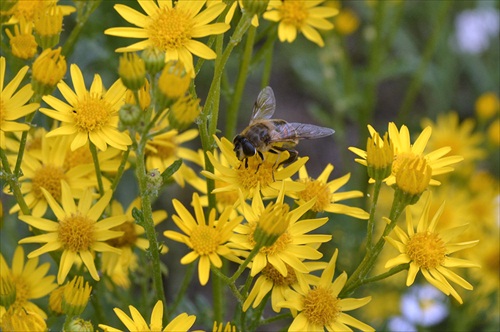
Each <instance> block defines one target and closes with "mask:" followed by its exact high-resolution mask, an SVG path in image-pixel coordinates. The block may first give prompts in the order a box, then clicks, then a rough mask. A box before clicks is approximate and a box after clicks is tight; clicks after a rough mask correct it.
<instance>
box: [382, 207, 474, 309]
mask: <svg viewBox="0 0 500 332" xmlns="http://www.w3.org/2000/svg"><path fill="white" fill-rule="evenodd" d="M430 201H431V198H430V197H429V199H428V200H427V203H426V205H425V207H424V209H423V212H422V216H421V218H420V219H419V221H418V224H417V228H416V231H415V229H414V226H413V217H412V214H411V209H410V208H409V207H407V208H406V226H407V233H405V232H404V231H403V230H402V229H401V228H400V227H399V226H397V225H396V227H395V229H394V232H395V234H396V236H397V237H398V239H394V238H392V237H385V239H386V240H387V242H389V243H390V244H391V245H393V246H394V247H395V248H396V249H397V250H398V251H399V252H400V255H399V256H397V257H395V258H392V259H390V260H389V261H387V263H386V264H385V267H386V268H392V267H394V266H398V265H401V264H407V263H409V264H410V267H409V269H408V276H407V278H406V286H411V285H412V284H413V282H414V281H415V277H416V276H417V273H418V272H419V271H421V272H422V274H423V276H424V277H425V279H426V280H427V281H428V282H429V283H431V284H432V285H433V286H434V287H436V288H438V289H439V290H440V291H442V292H443V293H445V294H446V295H452V296H453V297H454V298H455V299H456V300H457V301H458V302H459V303H462V298H461V297H460V295H458V293H457V291H456V290H455V289H454V288H453V286H452V285H450V283H449V282H448V279H449V280H451V281H453V282H454V283H456V284H458V285H460V286H461V287H463V288H465V289H468V290H471V289H472V285H471V284H469V283H468V282H467V281H465V279H463V278H462V277H460V276H459V275H458V274H456V273H454V272H452V271H451V270H450V269H449V268H450V267H478V265H477V264H475V263H473V262H471V261H468V260H465V259H459V258H454V257H451V256H450V255H451V254H452V253H454V252H457V251H460V250H463V249H467V248H470V247H473V246H475V245H476V244H477V243H478V242H479V241H477V240H476V241H468V242H458V243H457V242H452V239H453V238H454V237H456V236H458V235H460V234H461V233H462V232H463V231H465V230H466V228H467V227H468V225H461V226H458V227H453V228H449V229H447V230H442V231H436V226H437V223H438V220H439V218H440V217H441V214H442V212H443V209H444V203H443V204H442V205H441V207H440V209H439V210H438V211H437V212H436V214H435V215H434V216H433V217H432V219H430V218H429V207H430Z"/></svg>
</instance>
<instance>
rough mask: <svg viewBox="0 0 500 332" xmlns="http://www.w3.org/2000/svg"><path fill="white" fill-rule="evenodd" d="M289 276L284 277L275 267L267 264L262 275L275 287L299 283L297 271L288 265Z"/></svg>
mask: <svg viewBox="0 0 500 332" xmlns="http://www.w3.org/2000/svg"><path fill="white" fill-rule="evenodd" d="M285 265H286V270H287V272H288V273H287V275H286V277H284V276H283V275H282V274H281V273H280V272H279V271H278V270H276V268H275V267H274V266H272V265H271V264H267V265H266V267H265V268H264V269H263V270H262V275H264V276H265V277H266V278H267V279H269V280H270V281H271V282H272V283H273V284H274V285H275V286H291V285H293V284H295V283H296V282H297V275H296V274H295V270H294V269H293V268H292V267H291V266H290V265H288V264H286V263H285Z"/></svg>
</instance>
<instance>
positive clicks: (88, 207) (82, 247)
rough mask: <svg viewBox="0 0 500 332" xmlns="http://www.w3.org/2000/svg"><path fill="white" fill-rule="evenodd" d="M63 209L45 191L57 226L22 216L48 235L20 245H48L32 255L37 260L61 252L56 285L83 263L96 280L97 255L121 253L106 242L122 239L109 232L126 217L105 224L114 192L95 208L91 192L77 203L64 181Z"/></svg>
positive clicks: (122, 216)
mask: <svg viewBox="0 0 500 332" xmlns="http://www.w3.org/2000/svg"><path fill="white" fill-rule="evenodd" d="M61 187H62V195H61V200H62V207H61V206H60V205H59V204H58V203H57V201H56V200H55V199H54V197H52V195H51V194H50V193H49V192H48V191H46V190H45V189H43V188H42V191H43V194H44V196H45V199H46V200H47V202H48V203H49V205H50V207H51V209H52V211H53V212H54V214H55V216H56V218H57V220H58V221H57V222H54V221H52V220H48V219H44V218H38V217H34V216H26V215H23V216H19V219H21V220H22V221H24V222H25V223H27V224H29V225H30V226H33V227H35V228H38V229H40V230H42V231H46V232H47V233H45V234H41V235H36V236H30V237H27V238H24V239H21V240H20V241H19V243H21V244H22V243H45V245H44V246H42V247H41V248H39V249H36V250H34V251H32V252H31V253H30V254H29V255H28V258H33V257H37V256H39V255H41V254H44V253H46V252H51V251H55V250H62V256H61V261H60V263H59V272H58V274H57V282H58V283H59V284H62V283H63V282H64V280H65V279H66V276H67V275H68V273H69V270H70V269H71V267H72V266H73V264H74V263H79V262H83V264H85V266H86V267H87V269H88V270H89V273H90V275H91V276H92V278H94V280H99V274H98V273H97V269H96V266H95V263H94V251H99V252H103V251H112V252H115V253H117V254H119V253H120V249H117V248H113V247H112V246H110V245H109V244H107V243H106V242H105V241H106V240H109V239H112V238H115V237H118V236H120V235H122V232H116V231H112V230H110V228H112V227H115V226H118V225H120V224H122V223H123V222H125V221H126V220H127V216H125V215H120V216H112V217H109V218H106V219H103V220H99V221H98V219H99V218H100V217H101V215H102V213H103V211H104V209H105V208H106V207H107V206H108V204H109V201H110V200H111V194H112V192H111V191H108V192H106V193H105V194H104V195H103V196H102V198H101V199H99V201H97V202H96V203H95V204H94V205H92V196H93V194H92V192H91V191H90V190H88V191H86V192H85V193H84V195H83V197H82V198H81V199H80V200H79V201H78V206H77V205H76V204H75V201H74V200H73V195H72V194H71V189H70V188H69V185H68V184H67V183H66V182H64V181H62V184H61Z"/></svg>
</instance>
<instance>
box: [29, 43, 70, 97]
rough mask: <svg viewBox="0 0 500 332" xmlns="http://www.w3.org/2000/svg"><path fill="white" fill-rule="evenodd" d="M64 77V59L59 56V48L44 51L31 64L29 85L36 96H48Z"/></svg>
mask: <svg viewBox="0 0 500 332" xmlns="http://www.w3.org/2000/svg"><path fill="white" fill-rule="evenodd" d="M64 75H66V59H65V58H64V56H62V55H61V48H60V47H59V48H57V49H55V50H51V49H46V50H44V51H43V52H42V54H40V55H39V56H38V58H36V60H35V62H33V76H32V77H31V85H32V87H33V90H35V92H36V93H37V94H38V95H40V96H42V95H48V94H50V93H52V91H53V90H54V88H55V87H56V85H57V83H59V82H60V81H61V80H62V78H63V77H64Z"/></svg>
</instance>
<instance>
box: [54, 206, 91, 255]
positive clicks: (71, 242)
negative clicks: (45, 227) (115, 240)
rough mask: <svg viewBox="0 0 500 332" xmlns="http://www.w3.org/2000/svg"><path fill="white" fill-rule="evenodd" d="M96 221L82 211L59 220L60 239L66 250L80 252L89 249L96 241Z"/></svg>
mask: <svg viewBox="0 0 500 332" xmlns="http://www.w3.org/2000/svg"><path fill="white" fill-rule="evenodd" d="M94 233H95V221H94V220H91V219H89V218H88V217H87V216H84V215H82V214H81V213H80V212H76V213H73V214H71V216H68V217H66V218H65V219H63V220H61V221H60V222H59V241H60V242H61V243H62V245H63V248H64V250H70V251H73V252H80V251H86V250H89V249H90V247H91V245H92V244H93V243H94V242H95V236H94Z"/></svg>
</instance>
